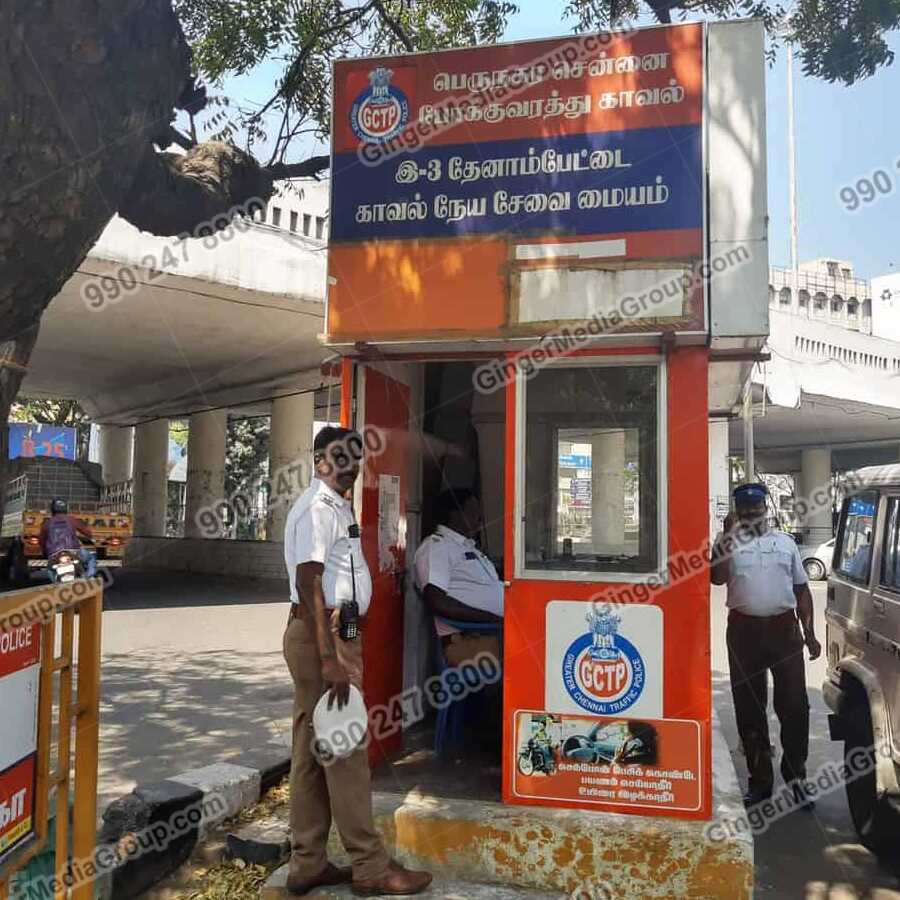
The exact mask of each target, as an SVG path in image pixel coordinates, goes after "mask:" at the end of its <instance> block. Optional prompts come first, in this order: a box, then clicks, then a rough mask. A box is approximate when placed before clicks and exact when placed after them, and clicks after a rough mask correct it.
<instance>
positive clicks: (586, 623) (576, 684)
mask: <svg viewBox="0 0 900 900" xmlns="http://www.w3.org/2000/svg"><path fill="white" fill-rule="evenodd" d="M546 635H547V642H546V646H547V650H546V654H547V655H546V665H545V669H544V678H545V688H544V708H545V709H546V710H547V712H552V713H581V714H582V715H584V714H585V713H587V714H589V715H595V716H620V715H621V716H634V717H636V718H645V719H653V718H661V717H662V715H663V613H662V610H661V609H660V608H659V607H657V606H647V605H636V604H603V603H600V604H597V605H596V606H592V604H591V603H589V602H587V601H584V600H553V601H551V602H550V603H548V604H547V612H546Z"/></svg>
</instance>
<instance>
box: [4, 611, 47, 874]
mask: <svg viewBox="0 0 900 900" xmlns="http://www.w3.org/2000/svg"><path fill="white" fill-rule="evenodd" d="M40 633H41V632H40V625H25V626H23V627H21V628H13V629H9V630H2V631H0V719H2V721H3V726H2V727H0V862H3V860H4V859H5V858H6V857H7V856H8V855H9V854H10V853H12V851H13V850H14V849H15V848H16V847H17V846H19V845H20V844H22V843H23V842H24V841H26V840H27V839H28V838H29V837H30V836H31V834H32V833H33V830H34V820H33V816H34V791H35V774H36V767H35V761H36V754H37V709H38V680H39V679H38V676H39V672H40V660H41V651H40Z"/></svg>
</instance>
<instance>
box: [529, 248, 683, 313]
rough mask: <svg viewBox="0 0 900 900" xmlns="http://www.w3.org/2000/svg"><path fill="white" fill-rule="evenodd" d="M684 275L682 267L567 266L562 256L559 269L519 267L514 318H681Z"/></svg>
mask: <svg viewBox="0 0 900 900" xmlns="http://www.w3.org/2000/svg"><path fill="white" fill-rule="evenodd" d="M686 275H687V271H686V270H685V269H684V268H672V269H573V268H569V267H568V265H567V264H566V262H565V260H564V259H561V260H560V267H559V268H556V267H550V266H544V267H541V268H536V269H523V270H522V271H521V272H520V273H519V322H520V323H521V324H524V323H527V322H542V321H550V320H553V321H555V320H565V319H574V320H580V321H587V320H590V319H591V318H592V317H595V316H596V317H607V318H610V317H612V316H615V315H617V316H618V317H619V318H620V320H621V319H629V320H632V319H648V318H666V317H677V316H682V315H684V312H685V308H684V305H685V299H686V296H685V290H684V285H685V277H686ZM612 324H618V322H613V323H612Z"/></svg>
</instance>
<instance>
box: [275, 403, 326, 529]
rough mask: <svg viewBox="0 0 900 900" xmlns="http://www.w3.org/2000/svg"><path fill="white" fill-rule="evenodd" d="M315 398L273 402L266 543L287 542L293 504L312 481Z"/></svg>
mask: <svg viewBox="0 0 900 900" xmlns="http://www.w3.org/2000/svg"><path fill="white" fill-rule="evenodd" d="M313 401H314V395H313V394H312V393H311V392H310V393H306V394H294V395H293V396H290V397H277V398H276V399H275V400H273V401H272V426H271V430H270V433H269V480H270V484H271V492H270V495H269V504H270V505H269V513H268V516H267V517H266V539H267V540H270V541H281V540H284V524H285V521H286V520H287V514H288V510H290V508H291V504H292V503H293V502H294V500H296V499H297V497H298V496H299V495H300V493H301V492H302V491H303V489H304V488H305V487H307V486H308V485H309V480H310V478H311V477H312V440H313V418H314V414H315V406H314V402H313Z"/></svg>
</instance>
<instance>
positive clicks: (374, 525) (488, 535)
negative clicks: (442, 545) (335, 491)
mask: <svg viewBox="0 0 900 900" xmlns="http://www.w3.org/2000/svg"><path fill="white" fill-rule="evenodd" d="M483 363H484V360H466V361H458V360H442V361H434V362H410V363H397V362H391V363H380V364H364V365H362V366H360V367H359V368H360V369H363V370H365V373H364V375H363V377H362V380H357V383H356V390H357V403H356V409H357V417H356V419H357V425H358V427H359V425H360V424H361V425H362V427H363V428H365V427H366V426H376V427H385V426H387V427H388V429H389V432H388V433H389V437H388V440H389V442H390V443H391V444H392V446H391V448H390V450H389V453H388V454H387V457H386V458H387V459H389V460H390V462H388V463H385V462H383V461H381V458H380V457H379V458H373V459H371V460H367V462H366V469H365V477H364V478H363V479H361V482H362V488H361V490H362V497H361V500H362V503H361V508H362V516H361V519H362V524H363V531H364V532H365V531H366V530H368V531H369V533H370V536H371V537H370V540H371V541H374V543H373V544H372V545H371V547H370V548H369V550H368V552H367V557H368V558H369V560H370V566H371V565H372V562H373V558H375V557H377V553H378V548H379V542H378V539H377V534H378V532H379V530H381V531H382V532H383V530H384V529H385V527H386V525H387V524H388V523H385V522H383V521H380V516H381V515H382V514H383V512H384V510H383V506H384V499H383V497H382V499H381V501H380V503H379V493H378V480H379V478H380V479H381V480H382V488H383V480H384V478H385V477H386V476H388V475H390V474H391V473H393V472H395V471H396V469H397V465H398V463H399V457H398V455H397V454H398V453H399V452H400V447H401V445H405V453H406V459H407V462H406V470H405V474H406V477H405V478H404V479H402V482H403V494H404V496H403V499H402V517H403V520H404V525H405V528H404V531H405V534H404V536H403V537H404V538H405V548H404V550H405V552H404V553H403V565H402V572H400V571H398V572H396V573H395V575H398V576H399V575H401V574H402V584H400V579H396V583H395V584H391V583H389V581H388V580H387V579H385V580H384V584H383V585H382V587H383V589H384V590H383V591H382V592H379V593H378V597H377V602H378V603H379V604H382V600H384V604H383V606H382V609H381V610H380V611H379V613H378V614H377V621H376V623H375V629H374V634H375V640H374V644H373V639H372V634H373V630H372V628H371V627H370V628H369V634H368V643H369V649H368V650H367V658H366V666H367V683H372V684H373V688H375V690H374V692H373V695H374V694H377V695H378V699H381V698H383V697H388V696H395V694H394V688H395V687H396V686H397V685H396V682H397V681H398V677H399V672H400V667H399V666H398V662H399V659H398V657H399V654H398V656H392V654H391V653H390V650H389V648H390V647H391V646H396V631H397V629H398V628H402V634H403V653H402V696H404V697H407V698H409V697H412V696H413V695H414V693H415V691H416V690H417V689H418V690H419V691H421V695H420V696H422V697H423V698H425V703H424V704H423V708H422V715H421V716H416V715H412V716H409V717H408V718H409V719H410V720H411V721H409V722H407V721H404V727H403V729H402V733H401V734H398V736H397V739H396V740H392V741H388V742H382V744H381V745H380V747H379V749H378V752H377V753H375V754H373V762H375V763H377V766H376V769H375V775H374V778H375V785H376V788H378V789H381V790H390V791H398V790H400V791H404V792H406V791H411V790H418V791H421V792H424V793H428V794H433V795H436V796H443V797H460V798H463V797H471V798H477V799H483V800H499V799H500V797H501V781H502V772H501V753H502V721H503V720H502V680H501V681H499V682H497V683H495V684H493V685H491V686H488V687H485V688H482V689H479V690H478V691H477V692H476V693H477V694H480V695H481V696H472V697H471V699H469V700H466V701H463V702H462V703H461V704H459V705H457V706H456V707H455V708H454V709H453V710H452V712H451V713H450V715H451V717H460V720H458V728H457V730H456V734H455V737H456V738H457V739H456V740H454V739H453V738H452V737H451V738H449V739H447V740H445V741H444V743H443V746H442V751H443V752H441V753H438V752H437V748H436V741H435V738H436V733H435V725H436V719H437V714H438V709H436V708H435V703H434V702H433V697H431V696H430V693H431V692H429V691H428V690H427V685H428V682H429V679H433V678H434V677H435V676H437V675H439V674H440V667H441V666H440V650H439V640H440V639H439V638H438V636H437V634H436V630H435V626H434V619H433V617H432V615H431V613H430V612H429V611H428V609H427V608H426V606H425V603H424V601H423V599H422V597H421V596H420V594H419V592H418V591H417V589H416V586H415V577H414V568H413V562H414V559H415V554H416V550H417V549H418V546H419V544H420V543H421V541H422V540H423V539H424V538H426V537H427V536H428V535H430V534H431V533H432V532H433V531H434V530H435V528H436V527H437V525H438V524H439V521H438V518H439V515H438V511H437V500H438V497H439V496H440V495H441V493H442V492H444V491H446V490H448V489H452V490H457V491H467V492H471V493H472V494H474V495H475V496H476V497H477V498H478V499H479V502H480V505H481V511H482V520H483V524H482V527H481V529H480V533H479V534H478V536H477V538H476V543H477V546H478V548H479V549H480V551H481V552H482V553H483V554H484V555H485V556H486V557H487V558H488V560H489V561H490V564H492V565H493V566H494V567H495V568H496V570H497V573H498V577H499V578H500V579H501V580H502V579H503V577H504V576H503V572H504V569H503V567H504V546H505V542H506V528H505V521H504V501H505V497H504V489H505V476H506V471H505V457H506V451H505V442H506V407H505V404H506V396H505V391H504V390H503V389H502V388H501V389H499V390H496V391H493V392H490V393H489V392H485V391H483V390H479V389H478V388H477V387H476V381H475V372H476V370H477V368H478V366H479V365H481V364H483ZM382 388H384V390H381V389H382ZM379 390H381V393H382V394H383V395H384V396H383V397H381V398H380V399H376V400H375V403H374V405H373V395H376V394H378V392H379ZM382 401H384V402H382ZM389 401H390V402H393V403H394V405H395V406H394V409H393V410H390V409H388V408H387V403H388V402H389ZM399 407H405V409H400V408H399ZM407 413H408V416H407V418H408V423H409V424H408V431H407V433H406V435H405V436H401V435H400V433H399V430H400V426H401V420H402V419H403V418H404V414H407ZM401 437H405V439H401ZM389 470H390V471H389ZM380 507H382V508H381V509H380ZM378 567H379V569H381V568H382V566H381V561H379V564H378ZM373 574H374V567H373ZM382 574H386V573H383V572H379V576H378V578H376V581H378V580H379V578H380V576H381V575H382ZM392 589H394V594H393V595H391V591H392ZM376 590H377V587H376ZM401 592H402V606H401V608H399V609H398V606H397V603H399V602H400V601H399V597H400V595H401ZM382 593H384V594H385V597H384V598H383V597H382V596H381V594H382ZM373 606H374V605H373ZM375 656H378V657H379V660H380V662H379V663H377V664H375V680H376V682H377V684H375V683H374V682H370V680H369V674H368V673H369V672H370V671H372V670H371V669H370V668H369V667H370V659H373V658H374V657H375ZM498 662H501V661H499V660H498ZM501 671H502V670H501ZM391 672H393V677H392V676H391ZM389 682H390V684H389ZM366 693H367V696H368V695H369V693H370V692H369V690H368V689H367V692H366ZM383 702H384V701H383V700H382V703H383ZM371 705H372V703H371V699H370V709H371ZM397 714H398V715H403V716H404V720H406V719H407V715H405V714H404V713H403V710H402V709H401V708H399V707H398V710H397ZM379 759H380V760H381V761H380V762H379Z"/></svg>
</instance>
